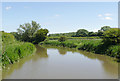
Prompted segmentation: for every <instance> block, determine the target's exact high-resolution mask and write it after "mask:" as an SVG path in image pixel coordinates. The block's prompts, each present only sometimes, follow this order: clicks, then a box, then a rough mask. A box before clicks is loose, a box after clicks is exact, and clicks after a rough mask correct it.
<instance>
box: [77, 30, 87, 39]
mask: <svg viewBox="0 0 120 81" xmlns="http://www.w3.org/2000/svg"><path fill="white" fill-rule="evenodd" d="M87 35H88V31H87V30H85V29H79V30H78V31H77V32H76V36H77V37H80V36H81V37H85V36H87Z"/></svg>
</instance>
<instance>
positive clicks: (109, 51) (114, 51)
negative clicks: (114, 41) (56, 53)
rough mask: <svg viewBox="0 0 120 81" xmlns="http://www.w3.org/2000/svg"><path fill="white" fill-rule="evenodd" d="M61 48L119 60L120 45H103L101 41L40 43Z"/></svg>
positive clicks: (52, 41) (51, 41) (53, 41)
mask: <svg viewBox="0 0 120 81" xmlns="http://www.w3.org/2000/svg"><path fill="white" fill-rule="evenodd" d="M42 44H43V45H51V46H62V47H69V48H76V49H78V50H85V51H88V52H92V53H96V54H103V55H108V56H111V57H116V58H120V50H119V49H118V48H120V45H109V44H104V43H103V42H102V40H66V41H64V42H59V41H57V40H49V41H44V42H41V43H40V45H42Z"/></svg>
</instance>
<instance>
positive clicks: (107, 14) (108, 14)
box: [104, 13, 112, 16]
mask: <svg viewBox="0 0 120 81" xmlns="http://www.w3.org/2000/svg"><path fill="white" fill-rule="evenodd" d="M104 15H105V16H111V15H112V14H110V13H106V14H104Z"/></svg>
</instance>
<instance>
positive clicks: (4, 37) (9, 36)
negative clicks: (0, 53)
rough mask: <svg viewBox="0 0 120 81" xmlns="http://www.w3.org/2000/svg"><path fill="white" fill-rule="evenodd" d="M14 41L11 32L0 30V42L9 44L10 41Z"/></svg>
mask: <svg viewBox="0 0 120 81" xmlns="http://www.w3.org/2000/svg"><path fill="white" fill-rule="evenodd" d="M14 41H15V38H14V36H13V35H12V34H10V33H5V32H2V42H3V44H10V43H13V42H14Z"/></svg>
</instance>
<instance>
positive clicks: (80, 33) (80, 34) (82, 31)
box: [48, 26, 111, 37]
mask: <svg viewBox="0 0 120 81" xmlns="http://www.w3.org/2000/svg"><path fill="white" fill-rule="evenodd" d="M110 28H111V27H110V26H103V27H101V29H100V30H98V32H89V31H88V30H86V29H79V30H77V32H69V33H57V34H49V35H48V36H49V37H57V36H67V37H91V36H103V32H104V31H107V30H109V29H110Z"/></svg>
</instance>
